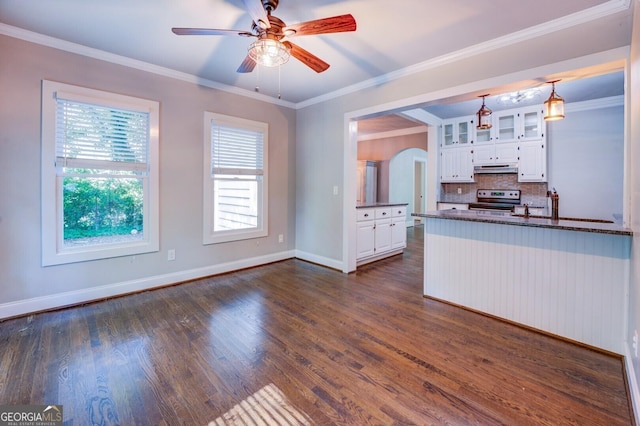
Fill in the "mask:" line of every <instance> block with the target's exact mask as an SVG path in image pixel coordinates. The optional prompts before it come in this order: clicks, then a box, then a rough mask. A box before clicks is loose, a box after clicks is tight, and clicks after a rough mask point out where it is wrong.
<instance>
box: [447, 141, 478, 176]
mask: <svg viewBox="0 0 640 426" xmlns="http://www.w3.org/2000/svg"><path fill="white" fill-rule="evenodd" d="M473 181H474V180H473V154H472V149H471V147H465V146H463V147H458V148H451V149H443V150H442V152H441V153H440V182H443V183H445V182H473Z"/></svg>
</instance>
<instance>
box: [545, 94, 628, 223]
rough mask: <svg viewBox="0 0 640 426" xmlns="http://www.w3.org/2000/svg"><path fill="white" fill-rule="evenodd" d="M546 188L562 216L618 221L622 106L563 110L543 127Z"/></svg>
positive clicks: (622, 170) (621, 156) (621, 181)
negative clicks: (556, 196)
mask: <svg viewBox="0 0 640 426" xmlns="http://www.w3.org/2000/svg"><path fill="white" fill-rule="evenodd" d="M547 143H548V146H547V148H548V173H549V188H550V189H551V188H553V187H555V188H556V190H557V191H558V194H559V195H560V209H559V210H560V215H561V216H563V217H586V218H592V219H606V220H612V219H613V215H614V214H618V215H620V216H622V204H623V186H624V185H623V181H624V167H623V165H624V107H623V106H616V107H609V108H598V109H589V110H585V111H571V112H569V111H567V112H566V117H565V118H564V119H563V120H560V121H552V122H548V123H547Z"/></svg>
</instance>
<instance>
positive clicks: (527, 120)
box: [493, 105, 545, 142]
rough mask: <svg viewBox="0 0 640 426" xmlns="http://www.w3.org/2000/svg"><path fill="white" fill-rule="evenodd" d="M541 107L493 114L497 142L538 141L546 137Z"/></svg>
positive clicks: (535, 106)
mask: <svg viewBox="0 0 640 426" xmlns="http://www.w3.org/2000/svg"><path fill="white" fill-rule="evenodd" d="M542 114H543V108H542V106H541V105H534V106H532V107H525V108H516V109H510V110H506V111H498V112H494V113H493V127H495V130H494V139H495V142H518V141H523V140H536V139H541V138H542V137H543V136H544V127H545V124H544V120H543V119H542Z"/></svg>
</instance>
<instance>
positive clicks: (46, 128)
mask: <svg viewBox="0 0 640 426" xmlns="http://www.w3.org/2000/svg"><path fill="white" fill-rule="evenodd" d="M58 92H64V94H65V96H72V97H73V98H72V99H74V100H82V101H84V102H89V103H92V104H95V105H102V106H108V107H116V108H123V109H128V110H135V111H143V112H148V113H149V129H150V135H149V178H148V186H149V188H147V189H146V191H145V198H144V202H145V205H144V210H145V212H146V214H145V218H144V219H145V224H144V229H145V238H144V240H142V241H137V242H133V243H122V244H109V245H94V246H87V247H80V248H73V249H69V248H63V238H64V235H63V232H62V197H61V195H60V194H61V193H62V189H61V183H62V178H60V177H59V176H57V174H56V169H55V159H56V140H55V133H56V132H55V130H56V127H55V126H56V108H57V103H56V93H58ZM159 110H160V104H159V103H158V102H156V101H151V100H147V99H140V98H135V97H131V96H125V95H119V94H115V93H109V92H104V91H101V90H94V89H87V88H84V87H78V86H72V85H69V84H64V83H58V82H53V81H47V80H43V81H42V130H41V131H42V134H41V141H42V152H41V155H42V162H41V169H42V170H41V203H42V206H41V226H42V230H41V235H42V266H50V265H61V264H66V263H74V262H83V261H88V260H97V259H106V258H111V257H119V256H129V255H135V254H141V253H150V252H156V251H159V247H160V237H159V229H160V226H159V223H160V222H159V194H160V188H159V171H158V164H159V121H160V119H159Z"/></svg>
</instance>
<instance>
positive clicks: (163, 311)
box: [0, 227, 633, 426]
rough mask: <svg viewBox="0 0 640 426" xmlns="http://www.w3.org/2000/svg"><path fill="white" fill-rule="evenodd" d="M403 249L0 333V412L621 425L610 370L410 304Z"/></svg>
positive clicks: (505, 329) (413, 242)
mask: <svg viewBox="0 0 640 426" xmlns="http://www.w3.org/2000/svg"><path fill="white" fill-rule="evenodd" d="M408 238H409V248H408V249H407V250H406V252H405V253H404V254H403V255H401V256H395V257H393V258H389V259H385V260H382V261H380V262H377V263H374V264H369V265H365V266H363V267H361V268H359V269H358V272H357V273H353V274H349V275H345V274H342V273H341V272H338V271H334V270H331V269H327V268H323V267H320V266H317V265H313V264H310V263H307V262H303V261H300V260H287V261H283V262H279V263H275V264H271V265H267V266H264V267H259V268H253V269H248V270H243V271H239V272H235V273H230V274H225V275H220V276H215V277H211V278H207V279H202V280H198V281H194V282H189V283H185V284H181V285H177V286H173V287H167V288H163V289H159V290H155V291H148V292H144V293H140V294H136V295H130V296H126V297H120V298H115V299H111V300H107V301H103V302H99V303H93V304H89V305H85V306H80V307H75V308H70V309H64V310H60V311H56V312H48V313H41V314H37V315H32V316H29V317H24V318H17V319H12V320H7V321H4V322H1V323H0V348H1V353H0V404H3V405H4V404H10V405H13V404H30V403H31V404H62V405H63V407H64V417H65V423H66V424H69V425H107V424H121V425H134V424H137V425H180V424H189V425H192V424H193V425H207V424H209V423H211V424H269V425H272V424H276V425H280V424H287V425H289V424H317V425H331V424H349V425H366V424H375V425H391V424H398V425H400V424H402V425H408V424H416V425H427V424H447V425H467V424H476V425H493V424H503V425H534V424H544V425H561V424H571V425H608V426H610V425H629V424H633V419H632V417H631V413H630V406H629V401H628V396H627V389H626V385H625V380H624V373H623V364H622V360H621V359H620V358H618V357H614V356H610V355H607V354H604V353H600V352H597V351H594V350H590V349H587V348H584V347H580V346H577V345H574V344H571V343H568V342H565V341H561V340H558V339H554V338H552V337H549V336H546V335H542V334H539V333H536V332H533V331H530V330H526V329H523V328H520V327H517V326H514V325H511V324H507V323H504V322H501V321H498V320H495V319H492V318H488V317H485V316H482V315H479V314H476V313H473V312H469V311H466V310H463V309H460V308H456V307H454V306H450V305H447V304H444V303H441V302H438V301H434V300H430V299H425V298H423V297H422V249H423V246H422V227H416V228H410V229H409V230H408ZM261 421H262V423H261Z"/></svg>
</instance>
